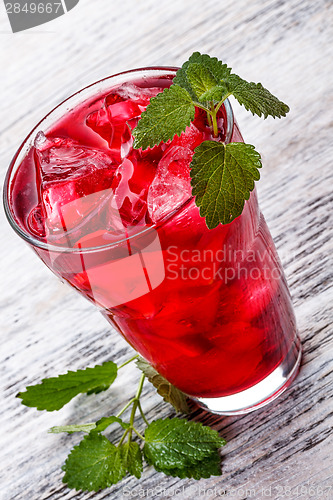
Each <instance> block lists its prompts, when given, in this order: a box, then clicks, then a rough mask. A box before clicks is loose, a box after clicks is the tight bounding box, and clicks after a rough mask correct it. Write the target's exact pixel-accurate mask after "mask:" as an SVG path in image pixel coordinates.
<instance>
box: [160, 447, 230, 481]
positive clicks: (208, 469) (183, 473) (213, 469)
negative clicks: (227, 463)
mask: <svg viewBox="0 0 333 500" xmlns="http://www.w3.org/2000/svg"><path fill="white" fill-rule="evenodd" d="M155 468H156V467H155ZM158 472H164V474H166V475H167V476H173V477H179V478H180V479H185V478H187V477H188V478H193V479H203V478H205V479H207V478H209V477H211V476H221V475H222V469H221V457H220V455H219V452H218V451H215V452H213V453H212V454H211V455H209V456H208V457H207V458H205V459H204V460H202V461H201V462H197V463H195V464H194V465H190V466H188V467H184V468H183V469H177V468H175V469H164V470H159V471H158Z"/></svg>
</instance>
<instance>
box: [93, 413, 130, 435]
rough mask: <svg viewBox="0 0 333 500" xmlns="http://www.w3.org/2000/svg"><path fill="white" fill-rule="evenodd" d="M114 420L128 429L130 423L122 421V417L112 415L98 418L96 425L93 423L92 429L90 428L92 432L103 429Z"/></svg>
mask: <svg viewBox="0 0 333 500" xmlns="http://www.w3.org/2000/svg"><path fill="white" fill-rule="evenodd" d="M114 422H117V423H118V424H120V425H121V427H122V428H123V429H124V430H126V429H128V428H129V426H130V424H128V423H127V422H123V421H122V419H121V418H119V417H114V416H111V417H103V418H101V419H100V420H98V422H96V425H95V427H94V429H93V430H92V432H102V431H105V429H106V428H107V427H109V425H111V424H113V423H114Z"/></svg>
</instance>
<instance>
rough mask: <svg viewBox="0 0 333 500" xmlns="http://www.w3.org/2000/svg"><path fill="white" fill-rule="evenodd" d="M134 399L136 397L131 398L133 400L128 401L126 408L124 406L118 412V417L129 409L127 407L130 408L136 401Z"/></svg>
mask: <svg viewBox="0 0 333 500" xmlns="http://www.w3.org/2000/svg"><path fill="white" fill-rule="evenodd" d="M134 400H135V398H132V399H131V400H130V401H129V402H128V403H127V404H126V405H125V406H124V408H122V409H121V410H120V412H119V413H117V415H116V417H120V415H122V414H123V413H124V412H125V411H126V410H127V408H128V407H129V406H131V404H132V403H134Z"/></svg>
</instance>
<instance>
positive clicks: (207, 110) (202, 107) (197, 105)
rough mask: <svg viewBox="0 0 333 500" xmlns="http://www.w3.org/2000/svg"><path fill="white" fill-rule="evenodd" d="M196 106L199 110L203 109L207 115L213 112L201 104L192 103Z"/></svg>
mask: <svg viewBox="0 0 333 500" xmlns="http://www.w3.org/2000/svg"><path fill="white" fill-rule="evenodd" d="M192 102H193V104H194V106H196V107H197V108H200V109H203V110H204V111H206V113H208V114H210V115H211V114H212V112H211V110H210V109H209V108H206V106H204V105H203V104H199V103H198V101H192Z"/></svg>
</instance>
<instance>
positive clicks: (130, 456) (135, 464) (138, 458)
mask: <svg viewBox="0 0 333 500" xmlns="http://www.w3.org/2000/svg"><path fill="white" fill-rule="evenodd" d="M121 448H122V457H123V462H124V465H125V467H126V469H127V471H128V472H129V473H130V474H131V475H132V476H135V477H136V478H137V479H140V477H141V474H142V470H143V465H142V451H141V449H140V446H139V445H138V443H136V442H135V441H130V442H127V443H125V444H123V445H121Z"/></svg>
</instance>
